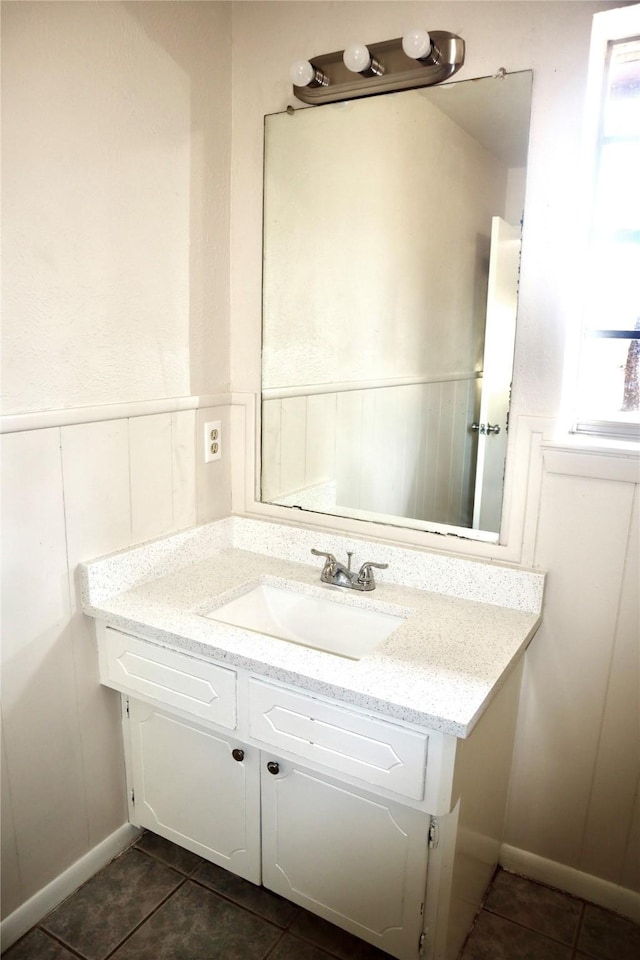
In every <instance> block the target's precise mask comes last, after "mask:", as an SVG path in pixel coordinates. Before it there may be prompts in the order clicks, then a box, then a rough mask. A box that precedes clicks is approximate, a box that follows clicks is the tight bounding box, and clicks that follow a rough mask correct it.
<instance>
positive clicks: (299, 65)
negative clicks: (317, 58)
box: [290, 60, 316, 87]
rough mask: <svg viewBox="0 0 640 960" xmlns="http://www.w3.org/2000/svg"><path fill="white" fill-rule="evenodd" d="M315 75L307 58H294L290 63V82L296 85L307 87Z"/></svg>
mask: <svg viewBox="0 0 640 960" xmlns="http://www.w3.org/2000/svg"><path fill="white" fill-rule="evenodd" d="M315 75H316V71H315V69H314V67H313V64H311V63H309V61H308V60H296V62H295V63H292V64H291V70H290V76H291V82H292V83H293V85H294V86H296V87H308V86H309V84H310V83H312V82H313V79H314V77H315Z"/></svg>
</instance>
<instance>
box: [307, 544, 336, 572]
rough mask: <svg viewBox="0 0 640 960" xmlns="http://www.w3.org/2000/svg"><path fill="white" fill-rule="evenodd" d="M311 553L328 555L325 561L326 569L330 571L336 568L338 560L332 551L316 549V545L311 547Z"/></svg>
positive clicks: (320, 555) (322, 555)
mask: <svg viewBox="0 0 640 960" xmlns="http://www.w3.org/2000/svg"><path fill="white" fill-rule="evenodd" d="M311 553H312V554H313V555H314V557H326V559H325V562H324V570H326V571H329V572H331V571H333V570H335V567H336V563H337V562H338V561H337V560H336V558H335V557H334V555H333V554H332V553H325V552H324V550H316V548H315V547H311ZM324 570H323V572H324Z"/></svg>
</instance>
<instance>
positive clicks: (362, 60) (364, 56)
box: [342, 43, 371, 73]
mask: <svg viewBox="0 0 640 960" xmlns="http://www.w3.org/2000/svg"><path fill="white" fill-rule="evenodd" d="M342 59H343V61H344V65H345V67H346V68H347V70H351V71H352V72H353V73H362V72H363V71H364V70H368V69H369V67H370V66H371V54H370V53H369V48H368V47H366V46H365V45H364V43H352V44H351V45H350V46H348V47H347V49H346V50H345V51H344V53H343V55H342Z"/></svg>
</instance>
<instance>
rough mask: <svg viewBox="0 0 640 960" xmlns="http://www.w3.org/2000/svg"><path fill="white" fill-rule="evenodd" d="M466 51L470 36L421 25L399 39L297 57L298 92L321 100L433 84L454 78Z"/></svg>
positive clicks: (314, 100)
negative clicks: (424, 28)
mask: <svg viewBox="0 0 640 960" xmlns="http://www.w3.org/2000/svg"><path fill="white" fill-rule="evenodd" d="M464 53H465V44H464V40H463V39H462V38H461V37H458V36H457V35H456V34H455V33H449V32H448V31H446V30H432V31H431V33H428V32H427V31H426V30H423V29H422V28H421V27H419V28H416V29H413V30H409V31H408V32H407V33H406V34H405V35H404V37H398V39H396V40H384V41H383V42H382V43H372V44H370V45H369V46H365V44H363V43H354V44H352V45H351V46H349V47H347V48H346V50H344V51H337V52H336V53H326V54H323V55H322V56H319V57H312V58H311V60H298V61H296V63H295V64H294V65H293V67H292V68H291V80H292V83H293V92H294V94H295V96H296V97H297V98H298V99H299V100H302V101H303V102H304V103H310V104H321V103H332V102H334V101H336V100H353V99H355V98H357V97H370V96H373V95H374V94H377V93H390V92H392V91H394V90H411V89H413V88H414V87H430V86H433V85H434V84H436V83H442V81H443V80H447V79H448V78H449V77H451V76H453V74H454V73H456V72H457V71H458V70H459V69H460V67H461V66H462V65H463V63H464Z"/></svg>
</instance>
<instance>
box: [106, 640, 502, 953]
mask: <svg viewBox="0 0 640 960" xmlns="http://www.w3.org/2000/svg"><path fill="white" fill-rule="evenodd" d="M97 636H98V650H99V658H100V674H101V680H102V682H103V683H104V684H106V685H107V686H110V687H113V688H115V689H116V690H119V691H120V692H121V693H122V695H123V729H124V743H125V755H126V761H127V780H128V789H129V791H130V796H129V801H130V806H129V810H130V819H131V821H132V823H134V824H136V825H138V826H144V827H146V828H148V829H150V830H152V831H154V832H156V833H158V834H160V835H161V836H163V837H165V838H167V839H169V840H172V841H173V842H175V843H177V844H180V845H182V846H184V847H186V848H187V849H189V850H192V851H193V852H195V853H198V854H199V855H201V856H202V857H205V858H206V859H208V860H211V861H212V862H214V863H216V864H218V865H220V866H223V867H225V868H227V869H229V870H230V871H232V872H234V873H236V874H239V875H240V876H243V877H245V878H246V879H248V880H251V881H253V882H254V883H262V884H263V885H264V886H265V887H267V888H268V889H270V890H273V891H274V892H276V893H278V894H280V895H282V896H284V897H286V898H288V899H290V900H292V901H293V902H295V903H297V904H299V905H301V906H303V907H305V908H306V909H308V910H310V911H312V912H314V913H316V914H318V915H319V916H322V917H324V918H325V919H327V920H329V921H331V922H333V923H335V924H337V925H338V926H341V927H343V928H344V929H346V930H348V931H349V932H351V933H353V934H355V935H357V936H359V937H361V938H362V939H364V940H367V941H368V942H370V943H372V944H375V945H376V946H378V947H379V948H380V949H382V950H384V951H386V952H388V953H389V954H391V955H392V956H394V957H397V958H399V960H418V958H423V957H424V958H425V960H454V958H455V957H456V956H457V954H458V951H459V949H460V947H461V945H462V941H463V939H464V936H465V933H466V932H467V930H468V929H469V926H470V924H471V921H472V919H473V916H474V914H475V911H476V910H477V908H478V906H479V903H480V901H481V898H482V896H483V893H484V890H485V888H486V886H487V884H488V882H489V880H490V877H491V874H492V872H493V869H494V866H495V863H496V860H497V851H498V845H499V838H500V834H501V828H502V818H503V814H504V800H505V797H506V788H507V779H508V767H509V759H510V750H511V743H512V733H513V726H514V718H515V706H516V703H517V689H518V685H519V683H518V681H519V676H518V671H513V676H514V678H516V679H515V680H514V681H513V682H510V683H509V684H505V686H504V687H503V692H501V693H500V695H499V696H498V697H497V698H496V700H495V701H494V703H493V704H491V705H490V706H489V708H488V709H487V711H486V713H485V715H484V716H483V718H482V720H481V721H480V723H479V724H478V726H477V728H476V730H477V731H479V736H478V735H477V734H476V731H474V734H473V736H472V737H471V738H470V739H469V740H467V741H459V740H457V739H456V738H455V737H452V736H447V735H445V734H443V733H440V732H434V731H430V730H425V729H421V728H419V727H415V726H412V725H410V724H405V723H401V722H396V721H395V720H392V719H391V718H386V717H383V716H380V715H376V714H373V713H371V712H367V711H364V710H362V709H359V708H357V707H352V706H350V705H348V704H345V703H341V702H340V703H339V702H337V701H334V700H330V699H328V698H326V697H322V696H317V695H315V694H314V695H311V694H309V693H307V692H305V691H302V690H298V689H295V688H292V687H291V686H287V685H285V684H282V683H279V682H274V681H271V680H270V679H268V678H266V677H260V676H255V675H252V674H250V673H248V672H246V671H243V670H240V669H238V670H235V669H231V668H229V667H226V666H224V665H223V664H219V663H214V662H212V661H211V660H207V659H204V658H200V657H195V656H191V655H189V654H188V653H187V652H181V651H180V650H177V649H173V648H171V649H169V648H167V647H163V646H159V645H158V644H157V643H154V642H152V641H148V640H145V639H144V638H143V637H141V636H131V635H129V634H126V633H123V632H121V631H118V630H115V629H113V628H111V627H107V626H106V625H105V624H103V623H100V622H99V621H98V623H97ZM509 691H511V692H509ZM474 743H475V744H477V749H476V747H475V746H474ZM461 795H462V797H461Z"/></svg>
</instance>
